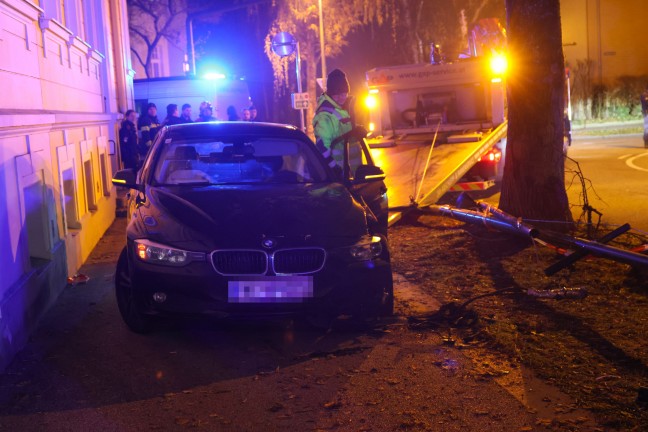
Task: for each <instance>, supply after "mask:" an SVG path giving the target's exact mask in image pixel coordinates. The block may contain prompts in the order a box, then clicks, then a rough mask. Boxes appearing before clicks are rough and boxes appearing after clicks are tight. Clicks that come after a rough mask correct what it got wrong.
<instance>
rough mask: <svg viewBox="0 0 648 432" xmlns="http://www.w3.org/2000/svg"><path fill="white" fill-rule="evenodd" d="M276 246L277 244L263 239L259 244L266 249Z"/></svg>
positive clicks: (268, 239)
mask: <svg viewBox="0 0 648 432" xmlns="http://www.w3.org/2000/svg"><path fill="white" fill-rule="evenodd" d="M276 244H277V242H276V241H274V240H272V239H270V238H266V239H263V241H262V242H261V245H262V246H263V247H264V248H266V249H272V248H273V247H275V245H276Z"/></svg>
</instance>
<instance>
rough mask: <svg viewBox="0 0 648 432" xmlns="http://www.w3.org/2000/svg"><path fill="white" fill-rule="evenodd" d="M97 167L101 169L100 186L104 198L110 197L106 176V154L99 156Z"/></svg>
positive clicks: (108, 179) (108, 180)
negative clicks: (101, 186)
mask: <svg viewBox="0 0 648 432" xmlns="http://www.w3.org/2000/svg"><path fill="white" fill-rule="evenodd" d="M99 166H100V168H101V184H102V185H103V194H104V196H110V177H109V175H108V158H107V157H106V153H101V154H100V155H99Z"/></svg>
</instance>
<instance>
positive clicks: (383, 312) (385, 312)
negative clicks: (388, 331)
mask: <svg viewBox="0 0 648 432" xmlns="http://www.w3.org/2000/svg"><path fill="white" fill-rule="evenodd" d="M383 283H384V285H383V286H384V289H383V298H382V302H381V304H380V306H379V316H380V317H390V316H392V315H394V279H393V277H392V273H391V265H390V266H389V277H386V278H385V281H384V282H383Z"/></svg>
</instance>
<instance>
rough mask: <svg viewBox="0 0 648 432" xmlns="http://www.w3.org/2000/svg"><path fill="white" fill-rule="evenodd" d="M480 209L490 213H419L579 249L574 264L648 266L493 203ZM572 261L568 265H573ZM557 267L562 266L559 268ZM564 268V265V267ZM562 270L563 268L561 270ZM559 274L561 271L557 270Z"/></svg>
mask: <svg viewBox="0 0 648 432" xmlns="http://www.w3.org/2000/svg"><path fill="white" fill-rule="evenodd" d="M474 203H475V204H476V205H477V207H478V208H483V209H485V210H487V211H488V212H489V214H485V213H481V212H478V211H475V210H464V209H458V208H453V207H451V206H449V205H444V206H439V205H432V206H429V207H419V208H417V209H416V210H418V211H421V212H423V213H429V214H434V215H440V216H447V217H451V218H453V219H457V220H460V221H463V222H468V223H471V224H475V225H482V226H485V227H486V228H489V229H494V230H498V231H502V232H505V233H509V234H514V235H517V236H522V237H526V238H536V237H537V238H539V239H541V240H546V241H548V242H550V243H556V244H560V245H565V246H567V247H569V248H571V249H573V250H576V252H577V255H576V257H574V258H573V260H574V261H576V260H577V259H580V258H583V257H585V256H587V255H588V254H592V255H595V256H598V257H602V258H608V259H611V260H614V261H618V262H622V263H626V264H631V265H637V266H646V267H648V256H646V255H643V254H640V253H637V252H633V251H628V250H624V249H620V248H616V247H613V246H608V245H605V244H602V243H599V242H596V241H590V240H585V239H581V238H578V237H572V236H568V235H565V234H560V233H554V232H551V231H543V232H540V231H539V230H537V229H536V228H534V227H533V226H531V225H528V224H526V223H524V222H522V220H521V218H516V217H515V216H512V215H510V214H508V213H506V212H503V211H502V210H499V209H496V208H495V207H493V206H491V205H490V204H484V203H479V202H474ZM629 229H630V226H629V225H628V226H627V227H626V226H622V227H620V228H618V229H617V230H615V231H613V232H611V233H610V234H608V235H606V236H604V237H603V238H601V242H607V241H610V240H612V239H613V238H615V237H617V236H618V235H620V234H622V233H623V232H625V231H627V230H629ZM570 263H571V262H568V263H567V264H566V265H568V264H570ZM556 267H558V266H557V265H556ZM563 267H564V266H563ZM550 268H551V267H550ZM560 268H562V267H560ZM556 271H557V270H556ZM556 271H554V273H555V272H556Z"/></svg>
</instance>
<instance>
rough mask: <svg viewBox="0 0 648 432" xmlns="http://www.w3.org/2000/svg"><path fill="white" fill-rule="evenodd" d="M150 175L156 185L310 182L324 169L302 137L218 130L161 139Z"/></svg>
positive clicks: (320, 176) (323, 173)
mask: <svg viewBox="0 0 648 432" xmlns="http://www.w3.org/2000/svg"><path fill="white" fill-rule="evenodd" d="M154 178H155V182H156V183H157V184H159V185H211V184H236V183H315V182H321V181H325V180H326V178H327V172H326V169H325V168H324V166H323V164H322V161H321V159H320V158H319V157H318V156H317V154H316V153H315V150H314V147H313V146H312V144H310V143H308V142H304V141H300V140H298V139H289V138H268V137H262V138H261V137H256V138H255V137H252V138H250V137H237V136H230V137H228V136H222V137H209V138H206V139H196V138H191V139H183V138H178V139H175V138H169V139H166V140H164V143H163V144H162V146H161V147H160V148H159V151H158V157H157V158H156V166H155V170H154Z"/></svg>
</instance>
